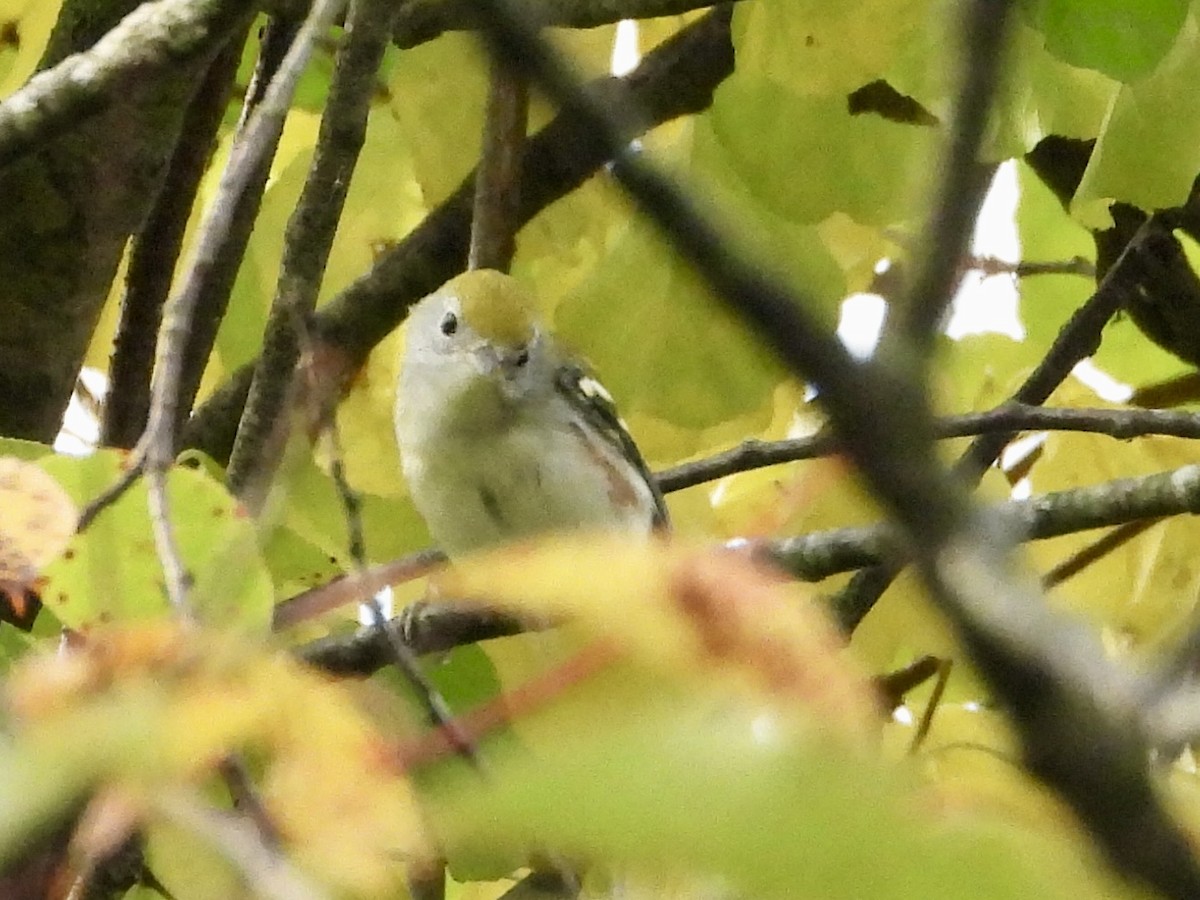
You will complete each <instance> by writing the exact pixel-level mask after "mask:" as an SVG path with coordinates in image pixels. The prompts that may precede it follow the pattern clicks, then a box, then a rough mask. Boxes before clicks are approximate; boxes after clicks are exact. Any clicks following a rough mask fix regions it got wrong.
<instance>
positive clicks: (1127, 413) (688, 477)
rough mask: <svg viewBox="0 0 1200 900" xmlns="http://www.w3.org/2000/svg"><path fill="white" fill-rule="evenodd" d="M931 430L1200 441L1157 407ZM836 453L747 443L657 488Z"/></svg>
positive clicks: (1188, 421) (1025, 416)
mask: <svg viewBox="0 0 1200 900" xmlns="http://www.w3.org/2000/svg"><path fill="white" fill-rule="evenodd" d="M934 430H935V432H936V434H937V437H938V438H941V439H946V438H961V437H971V436H972V435H981V434H996V433H1001V434H1004V435H1006V436H1007V437H1008V439H1009V440H1012V438H1013V437H1015V436H1016V434H1017V433H1018V432H1023V431H1066V432H1085V433H1089V434H1103V435H1107V436H1108V437H1112V438H1116V439H1118V440H1128V439H1130V438H1135V437H1144V436H1146V435H1151V434H1158V435H1169V436H1172V437H1181V438H1200V415H1197V414H1196V413H1191V412H1177V411H1174V410H1161V409H1066V408H1064V409H1053V408H1050V409H1048V408H1046V407H1043V406H1030V405H1029V404H1025V403H1006V404H1004V405H1003V406H999V407H996V408H995V409H991V410H987V411H986V412H977V413H963V414H962V415H957V416H947V417H945V418H943V419H938V420H937V421H936V422H935V423H934ZM838 452H840V445H839V442H838V438H837V435H836V434H834V433H833V432H831V431H821V432H819V433H817V434H815V435H812V436H811V437H805V438H793V439H791V440H783V441H757V440H750V441H746V442H744V443H742V444H740V445H738V446H737V447H734V448H733V449H731V450H726V451H725V452H723V453H717V454H714V455H713V456H709V457H706V458H704V459H700V460H696V461H694V462H690V463H683V464H681V465H678V466H675V467H673V468H671V469H668V470H666V471H665V472H662V473H660V474H659V475H658V484H659V487H660V488H661V489H662V490H663V492H664V493H667V492H670V491H680V490H683V489H685V488H689V487H694V486H695V485H697V484H702V483H704V482H706V481H713V480H715V479H717V478H724V477H725V476H727V475H734V474H736V473H738V472H747V471H750V470H752V469H761V468H764V467H766V466H774V465H779V464H781V463H788V462H797V461H800V460H805V459H816V458H818V457H822V456H830V455H832V454H835V453H838Z"/></svg>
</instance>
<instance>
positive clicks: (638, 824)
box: [429, 694, 1108, 900]
mask: <svg viewBox="0 0 1200 900" xmlns="http://www.w3.org/2000/svg"><path fill="white" fill-rule="evenodd" d="M565 705H568V706H569V705H570V704H565ZM616 709H617V707H605V706H601V707H600V710H601V711H600V712H599V714H600V715H602V716H603V719H602V721H603V724H604V727H602V728H600V727H597V728H592V729H587V728H579V727H573V728H563V729H562V730H561V731H560V732H559V739H558V740H557V741H555V742H552V743H549V744H547V745H546V746H539V747H538V750H537V753H536V755H535V754H532V753H527V754H522V753H513V754H510V755H507V756H502V755H500V754H496V755H495V756H494V757H493V758H492V760H491V762H492V763H493V768H492V777H491V778H489V779H488V781H487V783H486V784H481V783H480V781H479V779H478V777H477V776H476V775H475V774H474V773H473V772H463V774H462V777H461V779H459V780H455V779H453V778H447V780H446V782H445V785H444V787H443V791H442V795H441V799H440V801H439V802H434V803H432V804H431V805H430V807H429V810H430V813H431V815H432V817H433V818H434V822H435V825H436V826H437V828H438V831H439V833H441V834H442V835H444V836H445V837H446V838H447V839H448V840H449V841H450V845H451V849H452V855H453V853H454V852H458V851H459V850H460V849H462V848H464V847H465V848H488V849H491V850H495V849H496V848H503V847H517V848H521V847H524V848H529V847H536V848H537V849H538V850H539V851H546V850H550V851H558V852H562V853H564V854H566V855H567V856H568V857H573V856H578V857H581V858H584V859H597V858H598V859H606V860H611V861H612V862H613V863H614V864H615V865H617V866H619V867H620V866H624V867H629V868H630V869H631V870H632V872H633V874H634V877H636V874H637V872H638V871H639V870H640V871H648V872H654V873H658V874H660V875H662V874H665V873H671V872H673V873H675V874H676V875H684V874H690V875H692V876H697V877H701V878H712V877H716V878H719V879H721V880H722V881H724V882H725V883H727V884H729V885H731V886H732V888H733V892H734V893H735V894H737V893H744V894H746V895H748V896H764V897H788V898H823V900H837V898H847V900H849V898H854V900H858V898H862V897H872V898H876V900H888V898H897V900H899V898H913V900H915V898H929V897H960V896H971V897H975V898H987V900H993V898H995V900H999V898H1013V900H1017V898H1022V900H1024V898H1027V897H1031V896H1038V897H1048V898H1049V897H1061V898H1067V897H1075V896H1079V895H1080V893H1081V891H1082V893H1086V894H1087V895H1088V896H1105V895H1108V892H1106V891H1104V890H1103V889H1102V888H1101V886H1100V885H1099V884H1098V883H1097V880H1096V878H1095V876H1094V875H1089V871H1088V870H1089V867H1093V871H1094V862H1093V861H1092V859H1091V857H1090V855H1089V854H1087V853H1086V852H1079V853H1071V852H1070V851H1069V848H1068V847H1064V846H1062V845H1061V842H1059V841H1057V840H1054V839H1049V840H1047V839H1046V838H1045V836H1043V837H1042V839H1041V840H1040V841H1036V840H1034V839H1033V837H1032V836H1030V835H1028V834H1026V835H1019V834H1016V833H1014V832H1012V831H1008V830H1004V829H998V828H996V827H995V826H994V825H991V826H988V825H985V824H983V823H973V822H971V821H970V819H969V818H968V819H965V820H964V819H959V820H957V821H956V822H955V824H954V825H953V826H947V825H944V824H939V823H938V822H937V821H936V820H935V819H932V818H930V817H927V814H926V813H925V812H923V809H924V808H925V803H924V802H922V801H921V800H920V799H919V797H917V796H913V794H912V792H911V790H910V789H909V788H908V787H907V786H906V785H905V784H904V781H903V779H902V778H900V777H897V775H896V773H889V772H887V771H885V770H884V769H882V767H879V766H876V765H871V764H870V763H868V762H866V761H865V760H864V759H862V758H859V757H858V756H857V755H856V754H854V753H848V752H847V751H846V748H844V747H836V746H833V745H832V744H831V743H827V742H826V741H824V740H821V739H819V738H817V737H815V736H814V734H813V733H812V731H811V730H808V729H804V728H798V727H796V725H795V723H793V722H790V721H789V720H788V719H787V718H786V717H783V716H780V715H777V714H775V713H772V712H770V711H769V710H766V709H763V710H755V709H752V708H747V707H746V706H738V705H736V704H731V703H728V702H726V703H724V704H722V705H721V708H720V711H719V712H718V711H716V710H714V709H713V708H711V707H708V706H706V705H704V704H694V703H693V705H690V706H689V705H687V704H686V703H684V704H681V703H680V702H679V698H672V700H671V701H669V702H668V701H666V700H665V698H663V697H659V698H658V699H657V700H656V699H653V698H648V697H647V696H646V695H644V694H643V695H642V696H641V698H640V700H631V701H630V705H627V706H625V707H621V708H620V710H619V712H615V713H614V710H616ZM557 714H558V710H551V711H549V712H547V713H546V714H545V718H546V719H548V720H549V719H553V717H554V716H555V715H557ZM577 714H579V711H577ZM549 724H550V723H549V722H547V726H549ZM1064 850H1065V851H1067V852H1064ZM1081 879H1083V881H1086V882H1087V887H1086V889H1084V888H1082V887H1081V884H1082V883H1083V882H1081Z"/></svg>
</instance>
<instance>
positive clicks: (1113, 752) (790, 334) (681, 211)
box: [472, 0, 1200, 898]
mask: <svg viewBox="0 0 1200 900" xmlns="http://www.w3.org/2000/svg"><path fill="white" fill-rule="evenodd" d="M472 8H474V9H475V10H476V12H477V13H478V15H479V17H480V22H481V25H482V26H483V27H484V28H486V31H487V36H488V40H489V44H490V46H491V48H492V50H493V52H496V53H497V54H500V55H502V56H503V57H504V58H505V59H506V60H508V61H509V62H510V64H512V65H514V66H520V67H522V69H523V71H526V72H528V73H529V74H530V76H531V79H532V80H534V81H535V82H536V84H537V85H539V86H540V87H541V88H542V89H543V90H545V91H546V92H547V94H549V95H550V96H551V97H552V98H553V99H555V100H556V101H557V102H558V103H559V104H560V105H562V106H563V108H564V109H566V110H570V111H571V112H573V113H574V114H576V115H578V116H579V117H580V119H581V120H583V121H585V122H586V123H588V125H589V126H590V128H591V130H593V131H594V132H595V133H597V134H598V135H599V136H601V137H602V139H603V140H604V142H605V144H606V145H607V147H608V149H609V152H610V153H611V154H612V156H613V158H614V159H613V163H612V172H613V173H614V175H615V176H616V177H617V179H618V180H619V181H620V183H621V185H622V186H623V187H624V188H625V189H626V191H627V192H628V193H629V194H630V195H631V197H632V198H633V199H634V200H635V201H636V202H637V204H638V207H639V209H641V210H642V211H643V212H644V213H646V214H647V215H648V216H649V217H650V218H651V220H652V221H653V222H654V223H655V224H656V225H657V226H658V227H659V228H660V230H661V231H662V232H663V234H664V235H665V236H666V237H667V238H668V239H669V240H670V242H671V243H672V245H673V246H674V247H675V249H676V250H677V251H678V252H679V254H680V256H681V257H682V258H683V259H684V260H685V261H686V262H687V263H689V264H690V265H691V266H692V267H693V269H694V270H695V271H696V272H697V274H698V275H699V276H700V277H701V278H702V279H703V280H704V281H705V283H706V284H707V285H708V287H709V288H710V289H712V291H713V292H714V294H715V295H716V296H717V297H719V298H720V299H721V300H722V301H724V302H725V303H727V304H728V305H729V306H730V308H731V309H733V310H734V311H735V312H736V313H737V314H738V315H739V316H740V317H741V318H742V319H743V320H744V321H745V322H746V323H747V324H748V325H749V326H750V327H751V328H752V329H753V330H754V331H755V332H756V333H757V334H758V336H759V337H760V339H761V340H762V341H763V343H764V345H765V346H767V347H769V348H770V349H771V350H772V351H773V352H774V353H775V354H776V355H777V356H778V358H779V359H780V360H781V361H782V362H783V363H784V364H785V365H787V366H788V367H789V368H791V369H792V370H793V371H796V372H797V373H798V374H800V375H802V376H805V377H807V378H808V379H810V380H812V381H814V382H815V383H816V384H817V386H818V388H819V389H820V391H821V393H822V397H823V400H824V403H825V405H826V408H827V410H828V412H829V414H830V418H831V421H832V422H833V424H834V426H835V427H836V428H838V430H839V432H840V433H841V434H842V436H843V440H844V441H845V444H846V448H847V455H848V456H849V457H850V458H851V459H852V460H853V461H854V462H855V463H856V464H857V465H858V467H859V470H860V471H861V472H862V474H863V476H864V478H865V479H866V481H867V482H868V484H869V485H870V486H871V488H872V490H873V492H874V494H875V495H876V497H877V498H878V499H879V500H880V501H881V502H882V503H883V505H884V506H885V508H886V509H888V510H889V512H890V513H891V514H892V515H893V516H895V517H896V519H897V521H898V522H899V523H900V525H901V527H902V529H903V533H904V535H905V536H906V538H907V539H908V548H909V549H910V550H911V552H913V553H914V554H915V558H916V562H917V564H918V568H919V570H920V574H921V576H922V578H923V580H924V582H925V584H926V586H927V587H928V588H929V593H930V596H931V598H932V599H933V601H934V603H935V604H936V605H937V606H938V608H939V609H940V610H941V611H942V612H943V613H944V614H945V615H946V616H947V617H948V619H949V621H950V622H951V624H952V626H953V627H954V629H955V631H956V633H957V635H958V637H959V638H960V639H961V640H962V641H963V643H964V645H965V646H966V647H967V649H968V652H969V653H970V656H971V658H972V661H973V662H974V663H975V665H976V666H977V667H978V669H979V671H980V672H981V674H982V675H983V677H984V678H985V679H986V682H987V683H988V685H989V687H990V688H991V689H992V691H993V693H994V694H995V696H996V697H997V699H998V700H999V701H1000V702H1001V703H1002V704H1003V705H1004V706H1005V707H1006V708H1007V709H1008V711H1009V712H1010V714H1011V717H1012V722H1013V724H1014V726H1015V727H1016V729H1017V731H1018V734H1019V735H1020V738H1021V741H1022V744H1023V749H1024V755H1025V761H1026V764H1027V766H1028V767H1029V769H1030V771H1031V772H1033V773H1034V774H1035V775H1036V776H1037V777H1039V778H1040V779H1041V780H1042V781H1043V782H1045V783H1046V784H1047V785H1049V786H1051V787H1052V788H1054V789H1055V790H1057V791H1058V792H1059V793H1060V794H1061V796H1062V797H1063V798H1064V799H1065V800H1066V801H1067V802H1068V803H1070V805H1071V806H1072V808H1073V809H1074V810H1075V811H1076V812H1077V813H1078V815H1079V817H1080V820H1081V822H1082V823H1084V825H1085V826H1086V827H1087V828H1088V829H1089V830H1090V831H1091V833H1092V835H1093V836H1094V837H1095V839H1096V841H1097V843H1098V845H1099V846H1100V847H1101V848H1102V849H1103V851H1104V852H1105V854H1106V855H1107V857H1108V859H1109V860H1110V861H1111V862H1112V864H1113V865H1114V866H1115V867H1116V868H1117V869H1118V870H1119V871H1121V872H1123V873H1124V874H1126V875H1127V876H1129V877H1131V878H1134V879H1137V880H1138V881H1140V882H1141V883H1143V884H1146V885H1148V886H1151V887H1153V888H1154V889H1156V890H1159V891H1160V892H1162V893H1163V894H1164V895H1166V896H1170V897H1178V898H1191V897H1195V896H1198V895H1200V866H1198V865H1197V862H1196V859H1195V858H1194V856H1193V855H1192V853H1191V850H1190V847H1189V845H1188V841H1187V838H1186V836H1185V835H1184V834H1183V833H1182V831H1181V829H1180V828H1179V826H1178V825H1177V823H1175V822H1174V821H1173V820H1172V819H1171V817H1170V816H1169V815H1168V813H1167V811H1166V810H1165V809H1164V808H1163V806H1162V803H1161V801H1160V800H1159V798H1158V796H1157V795H1156V793H1155V789H1154V786H1153V785H1152V784H1151V781H1150V778H1149V774H1148V772H1147V770H1146V763H1145V758H1146V743H1145V732H1144V729H1143V728H1142V727H1140V718H1139V717H1140V714H1141V711H1140V710H1139V708H1138V706H1137V702H1136V697H1137V691H1136V690H1135V679H1134V678H1133V677H1132V676H1130V675H1129V674H1128V673H1124V672H1122V671H1120V670H1118V669H1116V668H1115V667H1114V666H1112V665H1111V664H1110V663H1109V662H1108V661H1107V660H1106V659H1105V657H1104V653H1103V650H1102V648H1101V647H1100V646H1099V644H1098V642H1097V641H1096V639H1095V636H1094V635H1093V634H1091V633H1090V632H1089V631H1087V630H1086V629H1084V628H1083V627H1082V626H1080V625H1078V624H1076V623H1074V622H1072V621H1070V620H1068V619H1066V618H1064V617H1062V616H1060V615H1057V614H1055V613H1052V612H1051V611H1049V610H1048V609H1047V608H1046V607H1045V604H1044V603H1043V602H1042V597H1041V595H1040V592H1039V591H1038V589H1037V586H1036V584H1034V583H1033V582H1032V581H1031V580H1030V579H1029V578H1028V577H1027V576H1026V575H1025V574H1023V573H1022V572H1021V571H1020V570H1019V569H1018V568H1017V566H1016V565H1015V561H1014V559H1013V554H1012V552H1011V549H1012V542H1011V538H1010V537H1009V536H1008V535H1007V534H1005V533H1004V532H1003V531H1001V530H1000V529H999V528H998V527H997V524H996V522H995V520H994V519H993V518H991V517H985V516H983V515H982V514H981V513H980V512H979V511H978V510H977V509H976V508H974V507H973V506H972V505H971V503H970V501H969V498H968V496H967V494H966V492H965V491H964V490H963V489H962V487H961V485H960V484H956V483H955V482H954V480H952V479H950V478H949V477H948V476H947V473H946V472H944V471H943V469H942V467H941V466H940V465H939V464H938V463H937V461H936V456H935V454H934V453H933V447H932V443H933V415H932V412H931V411H930V409H929V407H928V404H927V402H926V396H925V391H924V389H923V386H922V385H921V384H918V383H915V382H914V381H913V380H912V379H911V378H910V377H907V373H909V372H910V371H911V369H912V367H911V366H902V367H901V368H900V369H899V370H897V369H895V368H894V367H893V366H889V365H888V364H887V363H886V362H880V361H879V360H872V361H867V362H860V361H857V360H855V359H853V358H851V357H850V355H849V354H848V352H847V351H846V349H845V348H844V347H843V346H842V345H841V344H840V343H839V342H838V341H837V339H836V337H835V336H834V335H832V334H830V333H829V332H828V331H827V330H826V329H825V328H823V327H822V325H821V323H820V322H818V321H817V319H816V318H815V316H813V315H812V313H811V312H810V311H809V310H811V309H813V308H815V307H814V306H813V305H811V304H808V303H805V302H803V301H804V300H805V299H807V298H803V297H800V296H797V293H798V292H796V291H794V290H790V289H789V288H788V287H786V286H785V285H784V283H783V282H782V281H780V280H778V279H777V278H775V277H772V275H771V274H769V272H770V269H769V268H768V267H767V265H768V264H764V262H763V261H761V260H754V261H751V260H749V259H745V258H742V257H741V256H739V255H736V254H735V253H734V252H732V251H731V250H730V244H729V242H728V241H726V240H724V236H723V235H722V234H721V233H720V232H719V231H718V230H717V229H715V228H714V227H713V225H712V224H711V222H710V221H709V220H708V219H707V218H705V217H704V216H702V215H701V214H700V213H699V211H698V209H697V207H696V205H695V204H694V203H693V202H692V201H691V200H690V198H688V197H687V196H686V195H685V194H684V193H683V192H682V191H681V190H680V189H679V188H678V187H677V186H676V185H675V184H674V183H673V182H672V181H671V180H670V179H669V178H667V177H666V176H665V175H663V174H662V173H661V172H659V171H658V170H656V169H654V168H653V167H651V166H650V165H649V164H647V163H646V162H644V161H643V160H641V159H637V158H635V157H634V156H633V155H631V154H630V153H628V152H627V149H626V148H627V143H628V140H629V136H630V135H629V129H628V128H627V127H625V126H623V125H622V124H621V123H620V122H619V121H618V120H617V115H616V114H615V113H613V111H611V110H608V109H606V108H604V107H602V106H601V105H599V104H597V103H596V101H595V99H594V98H591V97H588V96H587V95H586V94H585V93H584V92H583V91H582V90H581V88H580V85H579V84H578V83H577V82H576V81H575V80H574V79H573V78H572V77H571V75H570V74H569V72H568V71H567V69H566V68H565V66H564V65H563V63H562V62H561V60H559V59H558V58H557V56H556V55H555V54H554V53H553V52H552V51H551V50H550V49H549V48H548V47H547V46H546V44H545V42H544V41H542V40H541V39H540V38H539V37H538V35H537V34H536V33H535V31H534V30H533V29H532V28H530V27H528V25H527V23H525V22H523V21H522V19H521V17H520V15H519V13H517V12H516V11H515V10H514V9H513V8H512V7H511V4H510V3H509V2H507V0H487V2H483V3H475V4H472ZM939 302H940V301H939ZM1195 475H1196V476H1197V480H1198V481H1200V470H1197V471H1196V472H1195ZM1030 684H1037V685H1038V686H1039V689H1038V690H1037V691H1036V692H1031V691H1029V689H1028V686H1029V685H1030ZM1131 809H1136V810H1138V811H1139V815H1138V818H1137V822H1136V824H1135V825H1132V826H1131V823H1130V820H1129V810H1131Z"/></svg>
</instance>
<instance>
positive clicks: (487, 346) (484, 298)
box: [395, 269, 667, 556]
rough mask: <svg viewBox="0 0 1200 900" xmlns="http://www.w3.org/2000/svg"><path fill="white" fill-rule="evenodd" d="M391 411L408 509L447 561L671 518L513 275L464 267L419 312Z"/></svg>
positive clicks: (589, 382)
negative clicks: (560, 534)
mask: <svg viewBox="0 0 1200 900" xmlns="http://www.w3.org/2000/svg"><path fill="white" fill-rule="evenodd" d="M395 416H396V440H397V442H398V443H399V446H400V458H401V461H402V463H403V467H404V476H405V478H406V479H407V481H408V485H409V489H410V491H411V493H412V498H413V502H414V503H415V504H416V507H417V511H418V512H420V513H421V515H422V516H423V517H424V519H425V522H426V524H427V525H428V526H429V531H430V533H431V534H432V536H433V538H434V540H435V541H436V542H437V543H438V544H440V545H441V547H442V549H443V550H445V551H446V552H447V553H448V554H450V555H451V556H456V555H460V554H463V553H468V552H470V551H472V550H477V549H480V548H483V547H488V546H491V545H494V544H498V543H502V542H505V541H510V540H513V539H516V538H521V537H526V536H529V535H533V534H539V533H545V532H552V531H563V530H570V529H582V528H597V529H613V530H620V531H629V532H635V533H646V532H649V531H650V530H651V529H652V528H656V527H660V526H665V525H666V523H667V510H666V506H665V504H664V503H663V498H662V494H661V493H660V492H659V490H658V487H657V485H656V484H655V482H654V479H653V477H652V476H651V474H650V472H649V470H648V469H647V467H646V463H645V461H644V460H643V459H642V456H641V454H640V453H639V452H638V449H637V446H636V445H635V444H634V442H633V439H632V438H631V437H630V436H629V432H628V431H627V430H626V429H625V426H624V424H623V423H622V422H621V419H620V418H619V417H618V415H617V412H616V409H615V407H614V405H613V401H612V398H611V397H610V396H609V394H608V392H607V391H606V390H605V389H604V388H603V387H602V386H601V385H600V383H599V382H598V381H596V380H595V379H594V378H593V377H592V376H591V375H590V374H588V370H587V368H586V367H585V366H584V365H583V364H581V363H580V361H579V360H577V359H574V358H573V357H571V356H570V355H568V354H567V353H565V352H564V351H563V349H562V348H561V347H560V346H559V345H558V344H557V343H556V342H555V340H554V337H553V335H551V334H550V333H549V332H548V331H546V329H545V328H544V327H543V326H542V324H541V323H540V321H539V320H538V317H537V314H536V310H535V304H534V301H533V298H532V297H531V296H530V294H529V293H528V292H527V291H526V290H525V288H524V287H523V286H522V285H521V284H520V282H518V281H516V280H515V279H513V278H511V277H510V276H508V275H504V274H502V273H500V272H496V271H492V270H488V269H479V270H475V271H472V272H467V273H466V274H463V275H460V276H458V277H457V278H454V279H452V280H451V281H449V282H447V283H446V284H444V285H443V286H442V287H441V288H439V289H438V290H437V291H435V292H434V293H432V294H430V295H429V296H428V297H425V298H424V299H423V300H421V301H420V302H419V303H418V304H417V305H416V306H414V307H413V309H412V311H411V313H410V314H409V317H408V325H407V334H406V336H405V349H404V356H403V359H402V363H401V368H400V379H399V385H398V389H397V392H396V410H395Z"/></svg>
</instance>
